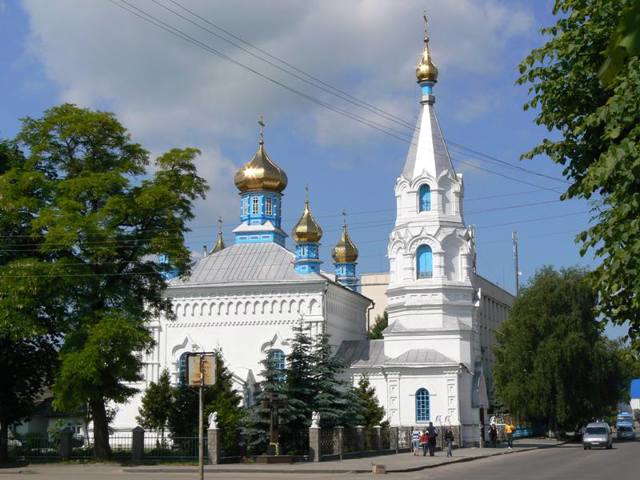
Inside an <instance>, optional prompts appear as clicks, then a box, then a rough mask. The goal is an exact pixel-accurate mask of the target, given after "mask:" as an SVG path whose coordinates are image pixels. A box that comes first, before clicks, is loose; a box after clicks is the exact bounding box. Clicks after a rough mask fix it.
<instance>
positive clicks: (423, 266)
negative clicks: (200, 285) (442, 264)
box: [416, 245, 433, 278]
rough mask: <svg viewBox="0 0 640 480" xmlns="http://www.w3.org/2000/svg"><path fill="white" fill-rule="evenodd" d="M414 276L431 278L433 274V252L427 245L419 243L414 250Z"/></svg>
mask: <svg viewBox="0 0 640 480" xmlns="http://www.w3.org/2000/svg"><path fill="white" fill-rule="evenodd" d="M416 276H417V277H418V278H431V277H432V276H433V254H432V253H431V247H430V246H429V245H420V246H419V247H418V251H417V252H416Z"/></svg>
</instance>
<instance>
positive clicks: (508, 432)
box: [504, 420, 516, 449]
mask: <svg viewBox="0 0 640 480" xmlns="http://www.w3.org/2000/svg"><path fill="white" fill-rule="evenodd" d="M515 429H516V426H515V425H514V424H513V422H512V421H511V420H508V421H507V424H506V425H505V426H504V433H505V435H506V436H507V448H509V449H511V448H513V432H514V431H515Z"/></svg>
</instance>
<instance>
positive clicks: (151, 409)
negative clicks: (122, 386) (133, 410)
mask: <svg viewBox="0 0 640 480" xmlns="http://www.w3.org/2000/svg"><path fill="white" fill-rule="evenodd" d="M173 402H174V388H173V387H172V386H171V380H170V378H169V371H168V370H167V369H166V368H165V369H164V370H163V371H162V373H161V374H160V378H158V382H157V383H156V382H151V383H150V384H149V386H148V387H147V389H146V391H145V392H144V395H143V397H142V405H141V406H140V408H139V409H138V412H139V413H140V415H138V416H137V417H136V421H137V422H138V423H139V424H140V426H141V427H143V428H146V429H152V430H159V431H160V444H161V445H164V431H165V429H166V428H167V423H168V421H169V413H170V412H171V409H172V408H173Z"/></svg>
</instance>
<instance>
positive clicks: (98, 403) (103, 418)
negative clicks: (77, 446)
mask: <svg viewBox="0 0 640 480" xmlns="http://www.w3.org/2000/svg"><path fill="white" fill-rule="evenodd" d="M89 404H90V405H91V414H92V415H91V416H92V418H93V451H94V455H95V457H96V459H97V460H109V459H110V458H111V446H110V445H109V422H108V421H107V410H106V407H105V404H104V400H103V399H101V398H100V399H97V400H91V401H90V402H89Z"/></svg>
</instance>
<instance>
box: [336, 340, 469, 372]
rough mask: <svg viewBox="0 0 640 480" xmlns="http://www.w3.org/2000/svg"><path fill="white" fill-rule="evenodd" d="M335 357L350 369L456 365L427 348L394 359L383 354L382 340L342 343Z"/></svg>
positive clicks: (411, 351) (410, 351) (408, 352)
mask: <svg viewBox="0 0 640 480" xmlns="http://www.w3.org/2000/svg"><path fill="white" fill-rule="evenodd" d="M336 357H338V359H339V360H341V361H342V362H344V363H345V364H346V365H349V366H351V367H356V368H358V367H360V368H363V367H381V366H384V365H389V366H403V365H406V366H415V365H428V364H434V365H443V364H451V365H457V363H456V362H455V361H454V360H452V359H450V358H449V357H447V356H445V355H443V354H441V353H440V352H437V351H435V350H431V349H427V348H419V349H414V350H409V351H407V352H405V353H403V354H402V355H399V356H398V357H395V358H389V357H387V356H385V354H384V340H350V341H346V342H342V344H341V345H340V348H338V351H337V352H336Z"/></svg>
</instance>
